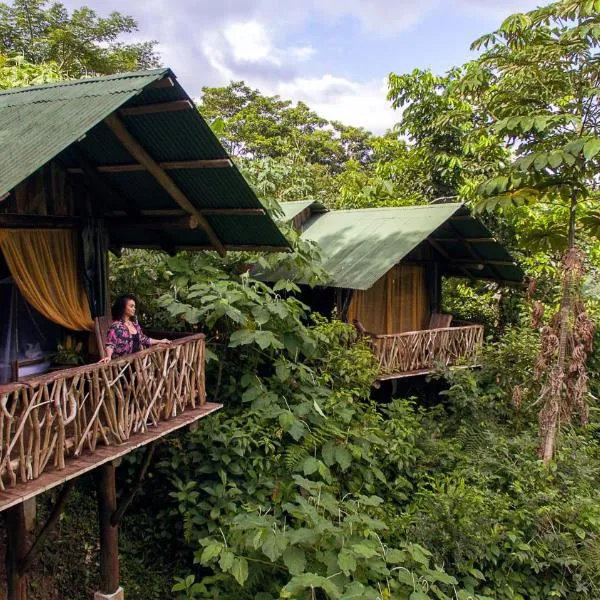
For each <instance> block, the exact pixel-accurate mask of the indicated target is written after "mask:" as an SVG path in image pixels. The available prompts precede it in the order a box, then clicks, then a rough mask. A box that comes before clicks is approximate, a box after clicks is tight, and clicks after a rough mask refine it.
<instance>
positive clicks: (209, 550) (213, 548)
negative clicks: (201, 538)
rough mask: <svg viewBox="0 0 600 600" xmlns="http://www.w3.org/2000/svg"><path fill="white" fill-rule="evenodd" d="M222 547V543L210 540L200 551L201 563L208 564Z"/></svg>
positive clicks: (219, 552)
mask: <svg viewBox="0 0 600 600" xmlns="http://www.w3.org/2000/svg"><path fill="white" fill-rule="evenodd" d="M222 549H223V544H222V543H221V542H211V543H209V544H208V546H206V548H204V550H203V551H202V555H201V556H200V562H201V563H202V564H203V565H206V564H208V563H209V562H210V561H211V560H212V559H213V558H215V557H217V556H219V554H221V550H222Z"/></svg>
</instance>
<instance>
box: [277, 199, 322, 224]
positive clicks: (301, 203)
mask: <svg viewBox="0 0 600 600" xmlns="http://www.w3.org/2000/svg"><path fill="white" fill-rule="evenodd" d="M313 204H318V203H317V202H316V201H315V200H295V201H293V202H280V203H279V206H280V208H281V210H282V212H283V220H284V221H291V220H292V219H293V218H294V217H297V216H298V215H299V214H300V213H301V212H302V211H303V210H306V209H307V208H308V207H310V206H312V205H313Z"/></svg>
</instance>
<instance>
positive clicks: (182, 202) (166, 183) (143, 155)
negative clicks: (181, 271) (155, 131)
mask: <svg viewBox="0 0 600 600" xmlns="http://www.w3.org/2000/svg"><path fill="white" fill-rule="evenodd" d="M104 122H105V123H106V125H107V126H108V128H109V129H110V130H111V131H112V132H113V133H114V135H115V136H116V137H117V139H118V140H119V141H120V142H121V143H122V144H123V146H124V147H125V149H126V150H127V151H128V152H129V153H130V154H131V156H133V158H135V159H136V160H137V161H138V162H139V163H140V164H141V165H143V166H144V167H145V168H146V170H147V171H148V172H149V173H150V174H151V175H152V176H153V177H154V178H155V179H156V181H157V182H158V183H159V184H160V185H161V186H162V187H163V188H164V189H165V191H166V192H167V193H168V194H169V195H170V196H171V198H173V200H175V202H177V204H179V206H181V208H183V210H185V211H186V212H188V213H189V214H191V215H194V216H196V217H198V221H199V223H200V226H201V227H202V228H203V229H204V230H205V231H206V234H207V235H208V239H209V240H210V242H211V244H212V245H213V246H214V247H215V249H216V250H217V252H219V254H220V255H221V256H225V254H226V250H225V247H224V246H223V243H222V242H221V240H219V238H218V237H217V234H216V233H215V232H214V230H213V228H212V227H211V226H210V223H209V222H208V221H207V220H206V218H205V217H204V216H202V214H201V213H200V211H199V210H198V209H197V208H196V207H195V206H194V205H193V204H192V203H191V202H190V201H189V200H188V198H187V197H186V195H185V194H184V193H183V192H182V191H181V190H180V189H179V187H178V186H177V185H176V184H175V182H174V181H173V180H172V179H171V178H170V177H169V176H168V175H167V173H166V172H165V171H164V169H162V168H161V167H160V165H159V164H158V163H157V162H156V161H155V160H154V159H153V158H152V157H151V156H150V155H149V154H148V153H147V152H146V150H144V148H143V147H142V146H141V144H140V143H139V142H138V141H137V140H136V139H135V138H134V137H133V136H132V135H131V134H130V133H129V131H128V130H127V128H126V127H125V125H123V123H122V122H121V120H120V119H119V117H117V115H116V114H115V113H112V114H111V115H109V116H108V117H106V118H105V119H104Z"/></svg>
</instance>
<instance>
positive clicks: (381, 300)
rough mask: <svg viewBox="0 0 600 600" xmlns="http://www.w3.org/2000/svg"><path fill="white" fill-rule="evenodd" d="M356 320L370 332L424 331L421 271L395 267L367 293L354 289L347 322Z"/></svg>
mask: <svg viewBox="0 0 600 600" xmlns="http://www.w3.org/2000/svg"><path fill="white" fill-rule="evenodd" d="M355 319H356V320H358V321H360V322H361V323H362V325H363V326H364V328H365V329H366V330H367V331H369V332H371V333H379V334H381V333H402V332H404V331H418V330H420V329H426V328H427V323H428V321H429V298H428V293H427V277H426V273H425V268H424V267H421V266H412V265H396V266H395V267H393V268H392V269H390V271H388V272H387V273H386V274H385V275H384V276H383V277H382V278H381V279H379V280H378V281H377V282H376V283H375V284H374V285H373V287H371V288H370V289H368V290H365V291H361V290H356V291H355V292H354V293H353V294H352V300H351V301H350V306H349V307H348V320H349V321H350V322H352V321H353V320H355Z"/></svg>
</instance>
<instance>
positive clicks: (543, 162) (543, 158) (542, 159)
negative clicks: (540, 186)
mask: <svg viewBox="0 0 600 600" xmlns="http://www.w3.org/2000/svg"><path fill="white" fill-rule="evenodd" d="M547 165H548V155H547V154H546V153H545V152H540V154H537V155H536V157H535V160H534V161H533V167H534V169H535V170H536V171H541V170H542V169H545V168H546V166H547Z"/></svg>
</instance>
